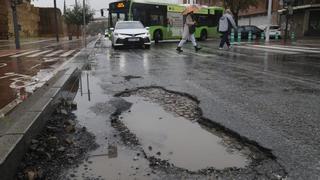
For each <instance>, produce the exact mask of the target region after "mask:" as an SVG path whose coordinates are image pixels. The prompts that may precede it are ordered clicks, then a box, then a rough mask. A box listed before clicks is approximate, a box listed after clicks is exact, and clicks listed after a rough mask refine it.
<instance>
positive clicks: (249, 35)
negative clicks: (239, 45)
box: [248, 31, 252, 42]
mask: <svg viewBox="0 0 320 180" xmlns="http://www.w3.org/2000/svg"><path fill="white" fill-rule="evenodd" d="M251 40H252V32H251V31H249V34H248V41H249V42H251Z"/></svg>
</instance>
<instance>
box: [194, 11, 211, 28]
mask: <svg viewBox="0 0 320 180" xmlns="http://www.w3.org/2000/svg"><path fill="white" fill-rule="evenodd" d="M195 18H196V21H197V26H209V24H208V23H209V18H208V15H202V14H197V15H195Z"/></svg>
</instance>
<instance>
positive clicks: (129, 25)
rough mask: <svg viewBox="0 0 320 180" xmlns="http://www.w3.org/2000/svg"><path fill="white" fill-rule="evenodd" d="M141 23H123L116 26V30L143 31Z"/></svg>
mask: <svg viewBox="0 0 320 180" xmlns="http://www.w3.org/2000/svg"><path fill="white" fill-rule="evenodd" d="M143 28H144V27H143V25H142V24H141V23H140V22H121V23H117V24H116V29H143Z"/></svg>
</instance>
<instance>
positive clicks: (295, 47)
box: [272, 45, 320, 50]
mask: <svg viewBox="0 0 320 180" xmlns="http://www.w3.org/2000/svg"><path fill="white" fill-rule="evenodd" d="M272 46H275V47H284V48H292V49H307V50H320V48H315V47H307V46H285V45H272Z"/></svg>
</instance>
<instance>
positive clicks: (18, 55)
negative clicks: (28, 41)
mask: <svg viewBox="0 0 320 180" xmlns="http://www.w3.org/2000/svg"><path fill="white" fill-rule="evenodd" d="M39 51H40V50H33V51H28V52H25V53H21V54H16V55H13V56H10V57H12V58H16V57H21V56H25V55H28V54H32V53H36V52H39Z"/></svg>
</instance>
